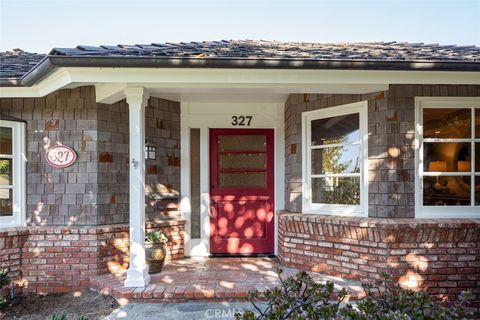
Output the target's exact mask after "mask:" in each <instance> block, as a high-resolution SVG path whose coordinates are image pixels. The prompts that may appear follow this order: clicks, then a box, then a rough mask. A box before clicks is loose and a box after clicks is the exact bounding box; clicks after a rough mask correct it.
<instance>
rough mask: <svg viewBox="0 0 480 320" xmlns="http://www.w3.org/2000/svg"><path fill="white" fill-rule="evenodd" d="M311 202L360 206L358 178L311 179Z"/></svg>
mask: <svg viewBox="0 0 480 320" xmlns="http://www.w3.org/2000/svg"><path fill="white" fill-rule="evenodd" d="M312 202H313V203H323V204H345V205H359V204H360V178H359V177H325V178H313V179H312Z"/></svg>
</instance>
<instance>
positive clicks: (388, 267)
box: [278, 212, 480, 307]
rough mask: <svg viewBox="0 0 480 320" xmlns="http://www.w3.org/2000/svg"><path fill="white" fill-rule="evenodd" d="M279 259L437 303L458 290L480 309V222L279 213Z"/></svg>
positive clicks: (452, 296) (453, 295)
mask: <svg viewBox="0 0 480 320" xmlns="http://www.w3.org/2000/svg"><path fill="white" fill-rule="evenodd" d="M278 220H279V223H278V225H279V246H278V248H279V259H280V261H281V262H282V263H283V264H284V265H286V266H289V267H295V268H298V269H303V270H310V271H314V272H321V273H326V274H329V275H332V276H338V277H342V278H345V279H352V280H361V281H374V280H376V279H378V278H379V277H380V275H381V273H382V272H386V273H389V274H391V275H392V276H393V281H395V282H397V283H399V284H400V285H401V286H402V287H405V288H411V289H426V290H428V292H429V293H430V294H431V295H433V296H435V297H436V298H438V299H439V300H441V301H454V300H455V299H456V298H457V296H458V294H459V293H460V292H461V291H464V290H468V291H470V292H472V293H473V295H474V300H475V304H476V307H479V306H480V220H478V219H477V220H475V219H461V220H460V219H458V220H453V219H408V218H404V219H376V218H353V217H334V216H325V215H317V214H302V213H290V212H281V213H279V215H278Z"/></svg>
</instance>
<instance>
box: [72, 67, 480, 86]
mask: <svg viewBox="0 0 480 320" xmlns="http://www.w3.org/2000/svg"><path fill="white" fill-rule="evenodd" d="M68 69H69V71H70V73H71V76H72V80H73V81H75V82H89V81H90V82H95V83H98V82H106V83H111V82H114V83H119V82H124V83H135V85H138V84H139V83H143V84H149V85H155V86H170V87H175V86H178V84H190V85H195V84H196V85H200V86H205V85H212V84H215V86H218V85H223V86H229V85H230V86H231V85H232V84H235V85H239V86H243V85H246V86H249V87H254V88H256V87H258V85H261V84H263V85H266V86H269V87H275V85H292V84H296V85H301V84H305V85H307V84H480V73H479V72H455V71H373V70H290V69H288V70H286V69H217V68H215V69H214V68H201V69H200V68H196V69H194V68H163V69H159V68H157V69H155V68H150V69H145V68H143V69H142V68H68Z"/></svg>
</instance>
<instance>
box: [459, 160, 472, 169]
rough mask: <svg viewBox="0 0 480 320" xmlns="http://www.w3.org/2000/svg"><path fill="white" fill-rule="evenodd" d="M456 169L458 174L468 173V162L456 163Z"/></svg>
mask: <svg viewBox="0 0 480 320" xmlns="http://www.w3.org/2000/svg"><path fill="white" fill-rule="evenodd" d="M457 167H458V171H459V172H470V170H471V167H470V161H458V162H457Z"/></svg>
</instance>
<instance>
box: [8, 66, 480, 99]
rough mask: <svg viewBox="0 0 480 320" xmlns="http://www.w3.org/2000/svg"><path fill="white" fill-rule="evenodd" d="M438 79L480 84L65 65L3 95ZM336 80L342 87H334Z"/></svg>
mask: <svg viewBox="0 0 480 320" xmlns="http://www.w3.org/2000/svg"><path fill="white" fill-rule="evenodd" d="M440 83H441V84H456V85H464V84H480V77H479V73H478V72H459V71H380V70H292V69H219V68H95V67H85V68H80V67H64V68H59V69H57V70H56V71H54V72H53V73H51V74H50V75H48V76H47V77H46V78H44V79H43V80H41V81H40V82H39V83H37V84H35V85H34V86H32V87H1V88H0V98H15V97H41V96H45V95H47V94H49V93H51V92H53V91H55V90H58V89H61V88H73V87H77V86H82V85H105V84H119V86H118V87H116V86H113V87H112V86H110V87H104V88H102V89H99V91H100V90H101V91H103V93H102V94H101V95H100V96H101V98H100V99H103V100H100V101H98V102H104V103H113V102H115V101H113V102H112V99H113V98H110V96H115V99H123V98H121V97H120V98H119V97H118V96H117V95H118V93H119V92H121V91H122V90H123V89H122V87H123V86H136V87H137V86H144V87H146V88H163V89H172V90H173V89H179V90H180V89H183V90H184V92H185V93H188V92H192V91H191V90H192V89H196V90H208V89H213V88H234V89H239V88H244V89H261V90H277V91H280V93H285V92H286V93H295V92H309V93H325V92H327V93H335V92H337V93H355V92H349V91H348V87H352V88H354V87H357V89H356V93H366V92H374V91H381V90H385V86H387V87H388V85H389V84H440ZM335 85H341V86H342V87H341V88H338V89H335ZM325 86H326V87H325ZM324 90H326V91H325V92H324ZM173 91H174V90H173ZM108 92H110V93H108Z"/></svg>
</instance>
